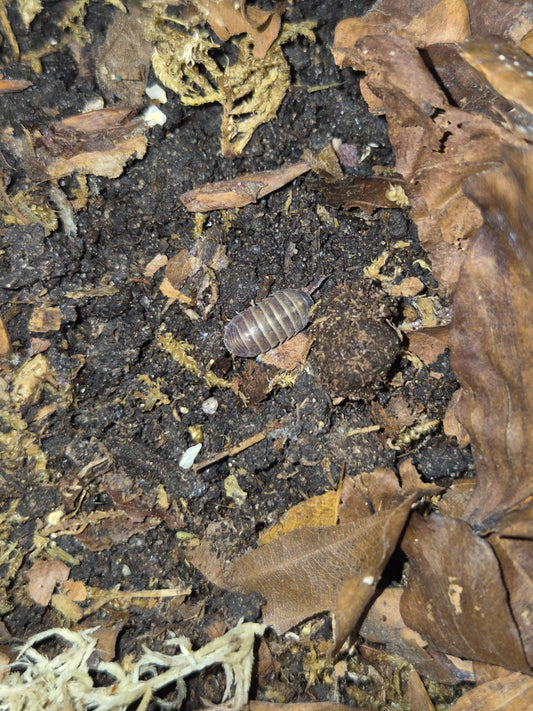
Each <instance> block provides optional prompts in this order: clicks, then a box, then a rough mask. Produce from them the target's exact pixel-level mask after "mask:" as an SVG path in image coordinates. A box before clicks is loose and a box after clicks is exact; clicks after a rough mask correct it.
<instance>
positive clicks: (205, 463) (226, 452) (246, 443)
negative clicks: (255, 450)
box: [192, 422, 283, 472]
mask: <svg viewBox="0 0 533 711" xmlns="http://www.w3.org/2000/svg"><path fill="white" fill-rule="evenodd" d="M279 427H283V424H282V423H281V422H271V423H270V424H269V425H267V426H266V427H265V429H264V430H263V431H262V432H256V433H255V434H253V435H250V437H247V438H246V439H243V441H242V442H239V444H235V445H233V447H230V448H229V449H223V450H222V451H221V452H217V453H216V454H213V455H212V456H211V457H208V458H207V459H203V460H202V461H201V462H198V464H194V465H193V467H192V469H193V471H195V472H198V471H200V469H205V468H206V467H210V466H211V464H216V463H217V462H220V461H221V460H222V459H226V458H227V457H233V455H234V454H239V452H242V451H244V450H245V449H248V447H252V446H253V445H254V444H257V443H258V442H262V441H263V440H264V439H265V437H266V436H267V432H270V431H271V430H274V429H278V428H279Z"/></svg>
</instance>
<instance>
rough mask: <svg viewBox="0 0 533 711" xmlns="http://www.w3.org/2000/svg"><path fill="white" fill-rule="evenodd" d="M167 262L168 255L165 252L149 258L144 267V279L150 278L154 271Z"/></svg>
mask: <svg viewBox="0 0 533 711" xmlns="http://www.w3.org/2000/svg"><path fill="white" fill-rule="evenodd" d="M167 262H168V257H167V256H166V254H156V255H155V257H154V258H153V259H151V260H150V261H149V262H148V264H147V265H146V267H145V268H144V272H143V277H145V278H146V279H151V278H152V277H153V276H154V274H155V273H156V272H158V271H159V269H161V267H164V266H166V264H167Z"/></svg>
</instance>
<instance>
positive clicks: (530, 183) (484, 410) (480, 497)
mask: <svg viewBox="0 0 533 711" xmlns="http://www.w3.org/2000/svg"><path fill="white" fill-rule="evenodd" d="M506 156H507V162H506V165H505V166H504V168H503V169H502V170H501V171H497V172H491V173H487V174H485V175H483V176H480V177H479V178H477V179H476V180H475V181H474V182H473V183H471V184H470V185H469V187H468V194H469V195H470V197H471V198H472V199H473V200H474V201H475V202H476V203H477V204H478V205H479V207H480V208H481V210H482V212H483V217H484V225H483V228H482V229H481V230H480V231H479V233H478V235H477V236H476V238H475V241H474V242H473V244H472V245H471V248H470V250H469V253H468V255H467V257H466V259H465V262H464V264H463V268H462V271H461V276H460V280H459V284H458V287H457V292H456V294H455V298H454V305H453V320H452V326H451V334H450V338H451V359H452V365H453V369H454V372H455V374H456V376H457V379H458V380H459V382H460V383H461V385H462V387H463V392H462V395H461V398H460V400H459V401H458V408H457V413H458V415H459V419H460V420H461V422H462V424H463V425H464V427H465V428H466V429H467V430H468V432H469V434H470V437H471V441H472V449H473V453H474V457H475V462H476V473H477V485H476V488H475V490H474V493H473V495H472V497H471V499H470V502H469V504H468V505H467V507H466V510H465V513H464V518H466V519H467V520H469V521H470V523H472V524H474V525H476V526H483V528H484V529H486V530H489V529H491V528H493V527H494V525H495V523H496V521H497V519H499V518H501V517H502V516H503V515H504V514H505V513H506V512H507V511H509V510H510V509H511V508H513V507H517V506H519V505H520V503H521V502H523V501H525V500H526V499H527V498H528V497H529V496H531V494H532V493H533V469H532V466H531V462H532V461H533V348H532V343H533V243H532V241H531V239H532V235H533V211H532V208H531V195H532V194H533V150H531V149H529V150H523V151H507V152H506Z"/></svg>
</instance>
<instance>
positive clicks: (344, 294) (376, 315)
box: [313, 279, 400, 399]
mask: <svg viewBox="0 0 533 711" xmlns="http://www.w3.org/2000/svg"><path fill="white" fill-rule="evenodd" d="M394 306H395V305H394V302H393V301H392V300H391V299H390V298H389V297H388V296H387V295H386V294H385V292H384V291H382V290H381V289H378V288H376V287H375V286H374V285H373V284H372V282H370V281H369V280H368V279H366V280H364V281H363V280H356V281H351V282H345V283H344V284H341V285H340V286H337V287H336V288H335V289H334V290H333V291H332V293H331V294H330V295H329V298H327V299H326V300H325V303H324V304H321V305H320V306H319V311H318V314H317V316H316V319H315V322H314V324H313V332H314V334H315V337H316V342H315V346H314V349H313V355H314V356H315V358H316V360H317V363H318V369H319V374H320V380H321V381H322V383H323V384H324V385H325V387H326V388H327V389H328V390H329V392H330V393H331V394H332V395H335V396H337V397H348V398H351V399H365V398H371V397H372V396H373V395H374V394H375V393H376V392H377V390H379V389H380V388H381V387H383V385H384V383H385V379H386V376H387V374H388V373H389V371H390V369H391V366H392V365H393V363H394V362H395V360H396V359H397V357H398V354H399V352H400V339H399V338H398V334H397V332H396V331H395V330H394V328H392V326H391V321H390V320H391V319H392V318H393V316H394V312H395V308H394Z"/></svg>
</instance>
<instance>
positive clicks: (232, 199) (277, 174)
mask: <svg viewBox="0 0 533 711" xmlns="http://www.w3.org/2000/svg"><path fill="white" fill-rule="evenodd" d="M308 170H309V164H308V163H306V162H305V161H301V162H300V163H294V164H293V165H290V166H287V167H285V168H280V169H279V170H264V171H262V172H260V173H245V174H244V175H241V176H239V177H238V178H233V180H223V181H221V182H219V183H205V184H204V185H202V186H201V187H199V188H195V189H194V190H189V191H188V192H186V193H183V194H182V195H180V200H181V202H182V203H183V205H184V206H185V207H186V208H187V210H189V211H190V212H209V211H210V210H226V209H229V208H233V207H244V206H245V205H249V204H250V203H253V202H257V201H258V200H259V199H261V198H262V197H264V196H265V195H268V194H269V193H271V192H273V191H274V190H278V189H279V188H281V187H283V186H284V185H286V184H287V183H290V182H291V181H292V180H294V179H295V178H297V177H298V176H300V175H302V174H303V173H306V172H307V171H308Z"/></svg>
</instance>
